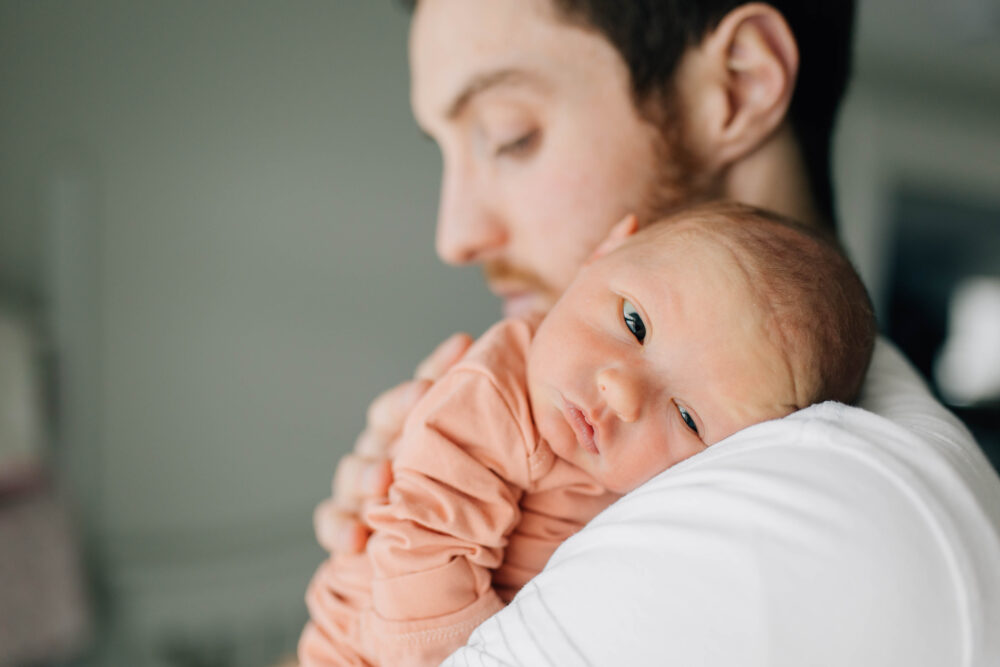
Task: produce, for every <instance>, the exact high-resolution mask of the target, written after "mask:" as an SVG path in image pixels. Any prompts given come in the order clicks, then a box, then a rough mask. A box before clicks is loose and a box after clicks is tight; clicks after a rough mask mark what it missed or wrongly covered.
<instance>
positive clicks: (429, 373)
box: [414, 333, 472, 382]
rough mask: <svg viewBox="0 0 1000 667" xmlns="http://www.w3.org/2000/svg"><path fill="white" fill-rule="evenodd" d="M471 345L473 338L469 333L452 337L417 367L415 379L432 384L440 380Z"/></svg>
mask: <svg viewBox="0 0 1000 667" xmlns="http://www.w3.org/2000/svg"><path fill="white" fill-rule="evenodd" d="M470 345H472V337H471V336H469V334H467V333H457V334H454V335H452V336H450V337H449V338H447V339H445V341H444V342H443V343H441V344H440V345H438V346H437V348H435V350H434V351H433V352H431V354H430V356H429V357H427V358H426V359H424V360H423V361H422V362H421V363H420V365H419V366H417V371H416V373H414V377H415V378H417V379H419V380H430V381H432V382H433V381H435V380H437V379H439V378H440V377H441V376H442V375H444V374H445V372H446V371H447V370H448V369H449V368H451V367H452V366H454V365H455V363H456V362H457V361H458V360H459V359H461V358H462V356H463V355H464V354H465V351H466V350H468V349H469V346H470Z"/></svg>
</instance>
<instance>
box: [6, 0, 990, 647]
mask: <svg viewBox="0 0 1000 667" xmlns="http://www.w3.org/2000/svg"><path fill="white" fill-rule="evenodd" d="M859 5H860V7H859V9H860V15H859V26H858V28H859V30H858V40H857V63H856V68H855V69H856V75H855V77H854V81H853V84H852V87H851V91H850V94H849V99H848V100H847V103H846V105H845V107H844V110H843V115H842V121H841V124H840V129H839V134H838V139H837V153H836V165H835V166H836V174H837V185H838V191H839V207H840V211H841V217H842V230H843V235H844V237H845V241H846V243H847V245H848V247H849V249H850V251H851V254H852V256H853V258H854V260H855V262H856V264H857V265H858V267H859V270H860V271H861V273H862V275H863V276H864V277H865V280H866V282H867V284H868V285H869V287H870V289H871V292H872V295H873V298H874V300H875V302H876V305H877V309H878V312H879V316H880V319H881V321H882V325H883V329H884V330H885V331H887V332H889V333H890V334H891V335H892V336H893V337H895V338H896V339H897V340H898V341H899V342H900V344H901V345H902V347H903V348H904V349H905V350H906V352H907V353H908V354H909V355H910V357H911V359H913V360H914V362H915V363H916V364H917V365H918V367H920V368H921V370H922V371H924V372H925V373H926V374H927V377H928V380H929V381H930V382H931V383H932V386H935V387H936V388H939V389H938V390H939V391H940V392H941V394H942V396H944V397H945V398H946V399H947V398H951V400H952V401H953V403H954V407H955V409H956V410H958V411H960V414H962V416H963V417H964V418H965V419H967V420H968V422H969V423H970V425H971V426H972V427H973V429H974V430H975V431H976V434H977V436H978V437H979V439H980V441H981V442H982V443H983V445H984V448H986V449H987V451H988V453H989V454H990V455H991V456H992V457H994V458H993V460H994V461H995V462H996V461H998V460H1000V444H998V440H1000V436H998V433H1000V419H998V418H997V415H998V414H1000V413H998V410H1000V408H998V407H997V404H996V402H995V401H992V399H989V398H983V399H981V400H980V399H976V400H975V401H971V402H970V401H968V400H967V399H966V398H961V397H960V392H961V390H959V393H955V391H954V390H953V388H954V387H955V386H960V385H955V384H954V382H955V380H954V377H955V376H958V377H961V376H962V375H965V374H966V373H963V372H962V369H964V368H965V366H963V364H968V363H969V361H968V358H967V357H968V356H969V350H970V349H971V348H970V347H969V345H972V343H966V342H965V341H972V340H979V339H980V338H982V340H984V341H987V342H988V341H989V337H990V336H991V335H992V334H991V333H990V331H991V329H989V327H991V326H993V325H992V324H991V320H990V319H989V318H990V315H989V313H990V312H992V311H990V310H989V309H990V308H991V306H988V305H985V306H982V305H976V304H977V303H979V301H977V299H985V300H986V301H989V299H991V298H992V297H989V296H986V297H982V296H976V295H977V294H980V292H981V291H983V290H981V288H979V287H976V286H977V285H984V284H985V285H991V284H993V282H990V281H995V280H996V279H997V278H998V276H1000V250H998V247H1000V246H998V241H997V234H998V230H1000V187H998V186H997V184H998V183H1000V160H998V159H997V155H1000V39H998V36H1000V35H998V32H1000V27H998V26H1000V20H998V19H1000V16H998V13H1000V12H998V9H997V4H996V3H995V2H994V1H993V0H961V1H959V2H955V3H939V2H934V1H932V0H917V1H914V0H861V1H860V3H859ZM407 23H408V17H407V15H406V14H405V12H403V11H402V10H401V9H399V8H398V7H396V6H395V4H394V3H393V2H392V1H391V0H382V1H379V2H348V1H333V2H331V1H330V0H287V1H285V2H282V3H274V2H266V1H264V0H246V1H245V2H241V3H206V2H202V1H201V0H197V1H196V0H172V1H169V2H168V1H166V0H154V1H150V2H144V3H133V2H129V1H127V0H89V1H88V2H86V3H66V2H60V1H57V0H0V91H3V92H2V94H0V304H2V305H4V306H5V307H6V310H5V311H4V312H15V311H16V312H17V313H19V314H18V315H17V316H16V317H14V316H10V317H9V318H7V319H5V320H0V322H6V323H7V324H0V337H3V340H2V342H0V402H2V404H0V414H2V415H4V416H3V417H0V420H4V419H6V420H8V421H6V422H2V421H0V433H2V434H3V436H2V437H3V441H0V461H3V460H5V459H6V460H7V461H8V463H7V464H3V463H0V467H2V466H4V465H6V466H7V469H8V470H12V469H13V467H12V466H13V465H15V464H12V463H9V462H10V461H16V460H20V461H28V462H29V464H28V465H29V468H31V469H33V470H35V471H36V473H37V474H36V475H33V476H25V475H22V474H21V473H18V475H17V476H18V478H20V479H23V480H28V479H35V480H36V481H35V482H32V483H30V484H27V485H24V484H21V485H19V488H20V489H21V490H20V491H19V493H22V494H28V493H30V494H43V496H44V497H45V498H47V499H48V500H45V501H44V502H42V501H39V503H40V504H39V506H38V507H39V508H42V507H44V508H47V509H46V510H44V511H47V512H48V513H49V516H51V517H53V518H52V519H51V520H50V523H49V524H48V525H49V528H46V529H44V530H41V531H40V532H37V533H33V534H35V535H36V537H37V539H38V541H37V542H34V543H29V542H27V541H24V540H20V539H18V540H15V541H17V542H18V543H19V544H21V545H22V546H23V545H27V544H35V545H37V546H34V547H31V548H32V549H33V550H34V554H33V555H34V556H36V557H33V558H31V560H32V561H38V562H39V563H41V562H43V561H46V562H47V561H52V562H53V563H55V565H53V567H61V568H63V569H62V571H63V572H65V573H67V574H66V576H67V577H68V578H67V579H65V580H64V581H70V582H72V581H74V580H75V581H78V583H79V589H78V590H76V592H73V590H74V588H73V586H74V585H73V584H68V585H67V586H64V587H62V588H63V589H64V592H65V593H66V595H65V596H64V597H63V598H61V602H58V601H57V602H56V604H59V605H61V607H60V609H61V610H62V612H63V613H64V614H65V618H66V619H75V620H72V621H70V620H67V621H66V622H65V624H64V625H63V626H62V627H64V628H66V629H67V630H66V631H65V632H64V633H63V634H62V635H61V637H62V638H61V639H57V638H54V635H53V638H52V639H51V640H49V641H48V648H47V649H44V650H42V652H37V651H36V652H35V653H33V654H32V655H31V656H30V662H29V658H28V657H25V658H24V659H21V658H17V662H14V663H13V664H21V663H25V664H53V665H55V664H58V665H102V666H103V665H109V666H110V665H114V666H117V665H130V666H136V667H145V666H150V667H168V666H177V667H185V666H186V667H193V666H199V665H200V666H217V667H229V666H241V667H242V666H248V667H255V666H259V665H268V664H271V663H273V662H275V661H276V660H277V659H278V656H281V655H284V654H286V653H288V652H289V651H291V650H293V649H294V645H295V641H296V640H297V637H298V633H299V631H300V629H301V627H302V624H303V623H304V621H305V616H306V613H305V608H304V604H303V601H302V597H303V594H304V591H305V585H306V582H307V580H308V578H309V576H310V575H311V574H312V572H313V571H314V569H315V567H316V566H317V564H318V563H319V561H320V560H321V558H322V557H323V552H322V551H321V550H320V549H319V547H318V546H316V544H315V541H314V538H313V535H312V526H311V517H312V509H313V507H314V506H315V504H316V503H317V502H318V501H319V500H320V499H321V498H322V497H323V496H325V495H326V494H328V493H329V484H330V477H331V475H332V472H333V468H334V464H335V461H336V460H337V458H338V457H339V456H340V455H341V454H342V453H343V452H345V451H346V450H347V449H348V448H349V447H350V446H351V445H352V443H353V439H354V437H355V435H356V434H357V432H358V431H359V430H360V428H361V427H362V424H363V417H364V412H365V408H366V407H367V405H368V402H369V401H370V400H371V398H372V397H374V396H375V395H376V394H377V393H379V392H380V391H381V390H383V389H385V388H387V387H389V386H391V385H392V384H395V383H396V382H398V381H399V380H400V379H402V378H403V377H405V376H407V375H409V374H410V373H411V372H412V370H413V365H414V364H415V363H416V362H417V361H418V360H419V359H421V358H422V357H423V356H424V354H425V353H426V352H428V351H429V350H430V349H431V348H432V347H433V346H434V345H435V344H436V343H437V342H439V341H440V340H441V339H442V338H444V337H445V336H446V335H447V334H449V333H451V332H452V331H455V330H459V329H463V330H466V331H470V332H471V333H474V334H475V333H479V332H481V331H482V330H483V329H485V327H486V326H487V325H488V324H490V323H491V322H492V321H493V320H494V319H495V318H496V317H497V316H498V315H499V309H498V308H497V304H496V302H495V301H494V300H493V299H492V298H490V297H489V296H488V294H487V292H486V290H485V289H484V288H483V286H482V283H481V281H480V280H479V279H478V276H477V275H475V273H476V272H475V271H474V270H456V269H448V268H445V267H443V266H441V265H440V263H439V262H438V261H437V259H436V258H435V257H434V252H433V240H432V234H433V225H434V219H435V208H436V198H437V190H438V170H439V168H440V158H439V156H438V154H437V151H436V149H435V148H434V146H433V145H432V144H431V143H430V142H427V141H426V140H425V139H423V138H422V137H421V135H420V134H419V132H418V131H417V130H416V127H415V125H414V123H413V121H412V119H411V117H410V114H409V109H408V80H407V64H406V30H407ZM983 281H985V282H983ZM990 289H991V288H989V287H987V288H986V289H985V293H987V294H992V292H991V291H990ZM970 295H971V296H970ZM970 299H971V303H972V304H973V306H972V307H971V308H970V307H969V306H968V305H966V304H968V303H969V300H970ZM983 303H985V301H984V302H983ZM968 312H971V313H973V315H972V316H971V317H970V316H969V315H968V314H964V313H968ZM976 313H978V314H976ZM12 320H17V321H18V322H20V323H19V324H14V325H11V324H10V322H11V321H12ZM970 327H971V329H970ZM970 331H971V333H970ZM984 332H985V333H984ZM995 340H996V339H994V341H995ZM997 345H998V344H997V343H996V342H994V347H993V348H992V349H993V351H995V350H996V349H997ZM987 347H988V345H987ZM19 349H20V350H23V352H17V350H19ZM985 349H986V348H985V347H984V350H985ZM936 359H937V360H938V361H935V360H936ZM985 359H986V358H985V357H983V358H982V359H981V361H982V364H981V365H982V366H983V368H984V369H985V367H986V365H987V364H986V360H985ZM935 364H938V365H937V366H935ZM936 368H937V369H938V371H935V369H936ZM956 369H958V370H957V372H956ZM984 372H985V371H984ZM935 382H939V383H940V384H934V383H935ZM959 382H960V383H961V382H962V381H961V380H959ZM8 387H23V389H8ZM949 387H951V389H949ZM946 391H951V392H952V393H950V394H946V393H945V392H946ZM958 403H962V405H958ZM10 415H13V416H10ZM8 433H10V434H14V435H7V434H8ZM18 434H20V435H18ZM34 462H37V463H34ZM16 465H18V466H21V465H22V464H16ZM11 488H13V487H11ZM19 497H20V498H21V500H19V501H17V503H14V502H13V501H12V500H11V498H13V497H12V496H10V497H8V496H4V497H3V498H0V554H2V553H3V546H4V544H5V543H6V542H7V541H8V540H6V539H5V537H4V536H5V535H7V533H3V532H2V531H3V530H5V528H4V527H3V526H5V525H13V524H12V523H10V524H4V521H5V520H6V521H12V522H17V523H18V525H23V524H24V517H25V516H27V515H26V514H25V513H24V512H25V506H24V505H23V504H21V503H23V501H24V500H25V499H26V498H28V497H29V496H28V495H21V496H19ZM31 497H36V496H31ZM15 514H16V517H17V518H14V517H15ZM37 515H38V513H37V512H36V513H34V514H31V515H30V516H37ZM59 517H61V518H59ZM35 521H37V519H32V520H31V521H30V522H29V523H32V524H34V522H35ZM60 526H62V527H61V528H60ZM46 531H48V532H46ZM57 536H58V537H57ZM60 540H61V541H60ZM56 544H62V545H64V546H62V547H60V546H54V545H56ZM74 553H75V554H76V556H74ZM57 554H62V555H57ZM81 554H82V556H81ZM81 557H82V562H83V568H84V569H83V572H84V573H85V575H86V578H85V579H83V580H81V579H80V576H79V572H80V570H79V569H77V570H74V568H78V567H79V564H80V560H81ZM2 558H3V556H2V555H0V559H2ZM4 562H17V563H21V562H23V561H13V560H8V561H3V560H0V571H2V568H3V565H2V563H4ZM74 563H76V565H74ZM14 567H15V569H16V568H18V567H20V566H17V565H15V566H14ZM73 572H76V573H77V574H76V575H73V574H72V573H73ZM74 576H76V579H73V577H74ZM39 585H41V584H39ZM12 590H13V589H11V588H9V587H7V585H5V584H4V583H3V580H0V610H5V609H7V608H9V607H5V606H4V605H5V604H6V605H9V604H11V600H14V599H15V598H14V595H13V593H12ZM54 599H56V600H58V599H59V598H54ZM3 622H4V619H3V617H2V616H0V626H3ZM4 627H6V626H4ZM91 630H92V631H93V632H91ZM0 637H2V632H0ZM2 641H3V640H2V638H0V642H2ZM43 643H44V642H43ZM0 646H2V644H0ZM50 649H51V652H49V653H45V652H44V651H45V650H50ZM0 651H2V648H0ZM7 655H10V654H7ZM23 655H27V654H23ZM11 659H12V658H9V657H5V656H4V654H3V653H2V652H0V664H4V661H5V660H6V661H7V662H10V661H11Z"/></svg>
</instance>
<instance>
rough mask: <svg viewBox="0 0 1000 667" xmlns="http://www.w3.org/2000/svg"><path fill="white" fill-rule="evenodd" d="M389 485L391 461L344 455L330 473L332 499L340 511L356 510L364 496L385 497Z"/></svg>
mask: <svg viewBox="0 0 1000 667" xmlns="http://www.w3.org/2000/svg"><path fill="white" fill-rule="evenodd" d="M390 484H392V461H390V460H389V459H366V458H362V457H360V456H356V455H354V454H346V455H344V457H343V458H342V459H340V463H338V464H337V471H336V472H335V473H334V475H333V489H332V491H333V497H332V499H331V500H332V501H333V502H334V503H335V504H336V505H337V507H338V508H339V509H340V511H341V512H345V513H357V512H358V510H359V508H360V507H361V501H362V500H364V499H366V498H385V496H386V493H387V492H388V491H389V485H390Z"/></svg>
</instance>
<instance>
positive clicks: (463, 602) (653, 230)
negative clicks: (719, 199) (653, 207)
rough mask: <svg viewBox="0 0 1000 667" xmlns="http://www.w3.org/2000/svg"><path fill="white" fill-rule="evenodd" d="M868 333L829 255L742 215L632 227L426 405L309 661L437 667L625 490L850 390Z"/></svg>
mask: <svg viewBox="0 0 1000 667" xmlns="http://www.w3.org/2000/svg"><path fill="white" fill-rule="evenodd" d="M874 338H875V323H874V316H873V313H872V308H871V303H870V301H869V299H868V296H867V294H866V292H865V289H864V286H863V285H862V283H861V280H860V279H859V277H858V276H857V274H856V273H855V272H854V270H853V269H852V267H851V265H850V263H849V262H848V261H847V260H846V259H845V257H844V256H843V254H842V253H841V252H840V250H839V249H838V247H837V246H836V245H835V243H834V242H833V241H832V240H831V239H830V238H828V237H827V236H825V235H822V234H821V233H820V232H817V231H815V230H812V229H809V228H806V227H802V226H799V225H797V224H796V223H794V222H792V221H789V220H786V219H784V218H781V217H779V216H776V215H773V214H770V213H767V212H764V211H761V210H757V209H753V208H750V207H747V206H744V205H740V204H733V203H713V204H709V205H703V206H699V207H695V208H690V209H686V210H684V211H682V212H679V213H675V214H673V215H671V216H669V217H667V218H664V219H663V220H660V221H657V222H655V223H653V224H651V225H649V226H647V227H645V228H643V229H642V230H638V223H637V221H636V219H635V217H634V216H629V217H627V218H625V219H624V220H622V221H621V222H619V223H618V224H617V225H616V226H615V227H614V228H613V229H612V231H611V232H610V234H609V236H608V238H607V239H606V240H605V241H604V242H603V243H602V244H601V246H600V247H599V248H598V249H597V250H596V251H595V253H594V256H593V257H592V258H591V259H590V260H589V261H588V262H587V263H586V264H585V265H584V267H583V268H582V269H581V270H580V273H579V274H578V275H577V277H576V279H575V280H574V282H573V283H572V284H571V285H570V286H569V288H568V289H567V290H566V292H565V293H564V295H563V297H562V298H561V299H560V300H559V302H558V303H556V305H555V306H554V307H553V308H552V310H551V311H550V312H549V313H548V315H547V316H546V317H545V318H544V319H543V320H541V322H540V323H539V322H538V319H537V318H536V319H530V318H529V319H506V320H503V321H501V322H500V323H498V324H496V325H494V326H493V327H492V328H491V329H490V330H488V331H487V332H486V333H485V334H484V335H483V336H482V337H481V338H480V339H479V340H478V341H476V343H475V344H474V345H473V347H472V348H470V349H469V351H468V353H467V354H466V356H465V357H464V358H463V359H462V361H461V362H459V363H458V364H457V365H456V366H455V367H454V368H452V369H451V370H450V371H449V372H448V373H447V374H446V375H445V376H444V377H443V378H442V379H441V380H440V381H438V382H437V383H436V384H435V385H434V386H433V387H432V388H431V389H430V391H428V393H427V395H426V396H425V397H424V398H423V399H422V400H421V402H420V403H419V404H418V405H417V407H416V408H415V409H414V411H413V413H412V414H411V416H410V418H409V420H408V421H407V425H406V428H405V429H404V432H403V435H402V438H401V440H400V442H399V443H398V450H397V454H396V457H395V459H394V461H393V476H394V481H393V485H392V487H391V488H390V491H389V500H388V503H387V504H385V505H380V506H378V507H375V508H373V509H371V510H370V511H369V512H368V514H367V520H368V522H369V523H370V525H371V526H372V528H373V530H374V533H373V535H372V537H371V539H370V540H369V542H368V547H367V551H366V552H365V553H363V554H360V555H350V556H336V555H335V556H333V557H331V559H330V560H329V561H327V563H326V564H325V565H324V566H323V567H321V568H320V570H319V571H318V572H317V574H316V576H315V577H314V579H313V581H312V583H311V584H310V588H309V592H308V593H307V596H306V599H307V603H308V605H309V611H310V615H311V618H312V620H311V622H310V623H309V625H307V627H306V630H305V632H304V633H303V636H302V639H301V641H300V645H299V659H300V661H301V663H302V665H304V666H306V665H331V664H333V665H345V664H346V665H366V664H374V665H436V664H438V663H439V662H440V661H441V660H443V659H444V658H445V657H446V656H447V655H448V654H449V653H451V652H452V651H454V650H455V649H456V648H458V647H459V646H462V645H463V644H464V643H465V641H466V639H467V638H468V635H469V634H470V633H471V632H472V630H473V629H474V628H475V627H476V626H477V625H478V624H479V623H481V622H482V621H483V620H485V619H486V618H487V617H489V616H490V615H492V614H493V613H495V612H496V611H498V610H499V609H500V608H502V607H503V606H504V604H505V603H506V602H508V601H509V600H510V599H511V598H512V597H513V595H514V594H515V593H516V592H517V591H518V590H519V589H520V588H521V586H523V585H524V584H525V583H526V582H527V581H528V580H529V579H530V578H531V577H532V576H534V575H535V574H537V573H538V572H539V571H540V570H541V569H542V567H543V566H544V565H545V562H546V561H547V560H548V558H549V556H550V555H551V554H552V552H553V551H554V550H555V549H556V547H558V545H559V544H560V543H561V542H562V541H564V540H565V539H567V538H568V537H570V536H571V535H572V534H573V533H574V532H576V531H577V530H579V529H580V528H581V527H582V526H583V525H584V524H585V523H586V522H587V521H589V520H590V519H591V518H593V517H594V516H595V515H596V514H597V513H599V512H600V511H601V510H602V509H604V508H605V507H607V506H608V505H609V504H610V503H612V502H613V501H614V500H615V499H616V498H618V497H619V496H620V495H621V494H624V493H627V492H629V491H631V490H632V489H635V488H636V487H638V486H640V485H641V484H642V483H643V482H645V481H647V480H648V479H650V478H651V477H653V476H654V475H656V474H658V473H660V472H662V471H664V470H666V469H667V468H670V467H671V466H673V465H674V464H676V463H678V462H680V461H683V460H684V459H686V458H689V457H691V456H694V455H696V454H698V453H699V452H700V451H702V450H704V449H705V448H707V447H710V446H711V445H713V444H714V443H716V442H719V441H720V440H722V439H724V438H726V437H728V436H730V435H732V434H733V433H735V432H737V431H739V430H741V429H744V428H747V427H750V426H752V425H754V424H757V423H760V422H763V421H767V420H771V419H779V418H781V417H784V416H786V415H788V414H790V413H792V412H794V411H795V410H799V409H801V408H804V407H806V406H809V405H811V404H814V403H817V402H821V401H828V400H834V401H841V402H845V403H849V402H851V401H853V400H854V398H855V396H856V394H857V392H858V390H859V388H860V385H861V381H862V378H863V377H864V374H865V370H866V368H867V366H868V362H869V360H870V357H871V351H872V347H873V344H874Z"/></svg>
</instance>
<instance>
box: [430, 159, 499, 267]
mask: <svg viewBox="0 0 1000 667" xmlns="http://www.w3.org/2000/svg"><path fill="white" fill-rule="evenodd" d="M506 242H507V230H506V227H505V226H504V224H503V220H502V218H501V216H500V215H499V213H498V211H497V207H496V206H495V205H494V204H493V202H492V201H491V198H490V197H489V192H488V191H487V190H486V189H485V188H484V184H483V183H482V182H480V179H477V178H475V175H474V174H472V173H470V172H469V170H468V169H448V168H447V167H446V168H445V171H444V173H443V174H442V177H441V201H440V203H439V206H438V221H437V239H436V246H437V254H438V257H440V258H441V261H442V262H445V263H446V264H469V263H473V262H479V261H483V260H485V259H489V258H490V256H491V255H493V254H495V252H496V251H497V250H499V249H500V248H502V247H503V246H504V244H505V243H506Z"/></svg>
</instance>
